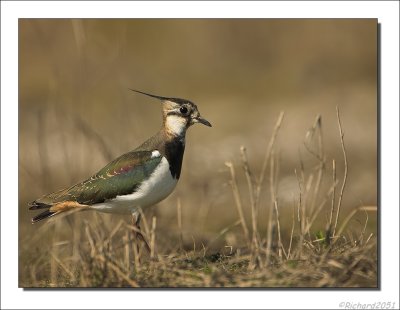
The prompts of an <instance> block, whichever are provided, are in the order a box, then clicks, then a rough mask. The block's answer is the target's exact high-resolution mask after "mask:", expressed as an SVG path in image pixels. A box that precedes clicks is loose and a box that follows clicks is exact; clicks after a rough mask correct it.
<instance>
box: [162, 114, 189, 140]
mask: <svg viewBox="0 0 400 310" xmlns="http://www.w3.org/2000/svg"><path fill="white" fill-rule="evenodd" d="M166 127H167V129H168V130H169V131H170V132H171V133H173V134H174V135H177V136H181V135H182V134H184V132H185V129H186V120H185V119H184V118H182V117H179V116H176V115H169V116H168V117H167V121H166Z"/></svg>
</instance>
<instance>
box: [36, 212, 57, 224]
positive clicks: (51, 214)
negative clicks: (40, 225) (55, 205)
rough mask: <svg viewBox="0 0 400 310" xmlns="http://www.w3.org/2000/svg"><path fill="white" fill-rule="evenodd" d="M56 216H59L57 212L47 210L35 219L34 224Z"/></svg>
mask: <svg viewBox="0 0 400 310" xmlns="http://www.w3.org/2000/svg"><path fill="white" fill-rule="evenodd" d="M56 214H57V212H52V211H49V210H46V211H44V212H42V213H40V214H39V215H36V216H35V217H33V218H32V224H35V223H36V222H39V221H41V220H44V219H47V218H49V217H52V216H54V215H56Z"/></svg>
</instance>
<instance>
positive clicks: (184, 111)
mask: <svg viewBox="0 0 400 310" xmlns="http://www.w3.org/2000/svg"><path fill="white" fill-rule="evenodd" d="M179 111H180V112H181V113H182V114H186V113H187V112H188V108H187V107H181V108H180V109H179Z"/></svg>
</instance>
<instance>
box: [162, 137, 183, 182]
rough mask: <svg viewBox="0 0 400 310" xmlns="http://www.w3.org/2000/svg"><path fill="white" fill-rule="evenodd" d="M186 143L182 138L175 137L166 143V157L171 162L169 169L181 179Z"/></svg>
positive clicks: (174, 175)
mask: <svg viewBox="0 0 400 310" xmlns="http://www.w3.org/2000/svg"><path fill="white" fill-rule="evenodd" d="M184 151H185V145H184V143H183V142H182V140H180V139H175V140H172V141H168V142H167V143H165V157H166V158H167V160H168V162H169V170H170V171H171V174H172V177H174V178H175V179H179V177H180V175H181V168H182V159H183V152H184Z"/></svg>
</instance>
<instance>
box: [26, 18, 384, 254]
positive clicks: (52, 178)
mask: <svg viewBox="0 0 400 310" xmlns="http://www.w3.org/2000/svg"><path fill="white" fill-rule="evenodd" d="M128 88H135V89H139V90H142V91H145V92H150V93H154V94H157V95H161V96H167V97H168V96H170V97H181V98H186V99H189V100H191V101H194V102H195V103H196V104H197V105H198V108H199V110H200V112H201V114H202V116H203V117H205V118H206V119H207V120H209V121H210V122H211V123H212V125H213V127H212V128H207V127H205V126H193V127H192V128H190V129H189V131H188V133H187V142H186V151H185V157H184V162H183V171H182V175H181V179H180V181H179V183H178V186H177V188H176V190H175V191H174V193H173V194H172V195H171V196H170V197H168V198H167V199H166V200H164V201H163V202H161V203H160V204H158V205H157V206H156V207H153V208H150V209H149V210H146V212H149V214H153V215H154V214H155V215H157V216H158V217H157V230H158V231H160V232H163V233H164V235H177V216H176V214H177V208H176V206H177V203H178V200H179V201H180V204H181V206H182V217H183V218H182V230H183V232H184V241H187V242H188V243H193V241H194V240H195V241H197V242H199V243H201V242H203V240H212V239H213V238H214V236H216V235H218V232H220V231H221V230H222V229H224V228H225V227H227V226H229V225H231V224H232V223H233V222H235V221H236V220H237V218H238V215H237V211H236V207H235V204H234V200H233V196H232V190H231V188H230V186H229V180H230V174H229V170H228V169H227V167H226V166H225V164H224V163H225V162H226V161H232V162H233V164H234V165H235V167H236V169H237V177H238V183H239V188H240V190H241V191H242V194H243V197H244V198H243V199H244V200H245V199H246V195H247V194H246V193H247V192H246V188H247V187H246V186H247V185H246V183H245V178H244V175H243V170H242V167H241V162H240V151H239V148H240V146H242V145H243V146H245V147H246V148H247V152H248V157H249V162H250V165H251V168H252V171H253V173H254V174H255V175H256V176H258V174H259V171H260V167H261V165H262V160H263V158H264V154H265V150H266V148H267V144H268V141H269V139H270V137H271V135H272V132H273V128H274V125H275V123H276V120H277V118H278V115H279V113H280V111H284V112H285V117H284V120H283V123H282V127H281V130H280V132H279V134H278V138H277V154H278V155H277V156H278V157H279V177H278V180H279V182H278V193H279V201H280V208H281V209H282V210H284V209H285V208H287V209H288V210H289V212H288V214H289V215H288V220H287V221H288V223H291V220H292V219H291V212H292V211H291V210H292V208H293V206H294V204H295V201H296V200H297V199H298V182H297V179H296V176H295V173H294V171H295V169H297V171H299V169H300V166H301V162H302V163H303V167H304V170H305V171H312V170H313V169H315V167H316V165H318V161H317V160H316V159H315V157H313V156H311V155H310V153H309V152H308V151H307V149H306V148H305V146H304V144H305V143H306V144H307V145H308V146H309V148H311V149H313V148H315V146H316V145H317V144H316V142H315V141H314V140H315V139H314V138H310V137H308V138H307V139H306V133H307V132H308V131H309V130H310V128H311V127H312V125H313V124H314V122H315V119H316V117H317V115H321V120H322V134H323V146H324V152H325V156H326V167H325V171H326V175H325V176H324V180H323V186H325V188H328V187H329V186H330V185H331V184H332V182H331V173H332V168H331V162H332V159H335V160H336V168H337V177H338V179H341V178H342V177H343V169H344V165H343V155H342V150H341V144H340V136H339V130H338V125H337V118H336V106H338V107H339V108H340V115H341V121H342V126H343V131H344V142H345V144H346V150H347V156H348V165H349V174H348V180H347V186H346V189H345V195H344V197H343V211H342V214H343V215H341V217H345V215H346V214H348V213H349V212H350V211H349V210H350V209H353V208H355V207H358V206H369V205H370V206H375V205H376V204H377V20H376V19H291V20H289V19H251V20H250V19H20V20H19V167H18V171H19V228H20V229H19V231H20V242H23V240H25V239H26V238H27V237H29V236H32V235H33V234H34V233H35V231H36V230H37V229H38V227H40V226H43V225H46V223H39V224H37V225H31V223H30V218H31V217H32V216H33V215H34V214H36V213H33V212H30V211H28V208H27V203H28V202H30V201H32V200H34V199H36V198H38V197H40V196H42V195H44V194H47V193H50V192H53V191H56V190H59V189H62V188H64V187H68V186H70V185H72V184H74V183H76V182H79V181H81V180H83V179H85V178H87V177H89V176H90V175H92V174H93V173H95V172H97V171H98V170H99V169H100V168H102V167H103V166H104V165H105V164H106V163H108V162H109V161H110V160H112V159H113V158H115V157H117V156H119V155H121V154H123V153H125V152H128V151H130V150H132V149H134V148H135V147H136V146H138V145H139V144H140V143H141V142H143V141H144V140H145V139H147V138H148V137H150V136H151V135H153V134H154V133H155V132H156V131H157V130H158V129H159V127H160V125H161V111H160V104H159V102H158V101H157V100H153V99H151V98H148V97H146V96H141V95H139V94H136V93H134V92H132V91H130V90H128ZM325 191H326V190H325ZM325 191H322V192H321V193H322V194H321V196H323V195H324V193H325ZM262 195H263V197H264V198H263V199H264V201H267V203H262V204H261V206H260V226H261V228H260V229H261V230H262V227H265V224H263V223H265V221H264V222H263V219H265V217H264V215H265V214H267V212H266V210H267V208H268V207H269V198H268V195H269V189H268V184H266V185H265V187H264V189H263V192H262ZM244 209H245V210H244V211H245V216H246V218H248V217H249V214H250V213H249V212H250V206H249V205H246V204H245V206H244ZM327 212H328V208H327V211H326V212H322V217H321V221H322V222H323V223H325V221H326V214H327ZM74 216H76V215H72V217H74ZM79 216H83V217H85V218H88V219H89V218H90V217H91V216H92V215H90V214H89V212H88V213H82V215H79ZM363 216H364V215H363ZM281 217H282V225H283V226H284V225H285V212H284V211H282V212H281ZM364 217H365V216H364ZM102 218H103V219H104V223H106V225H109V226H110V227H112V226H113V225H115V223H117V221H119V220H120V219H121V218H123V217H121V216H118V215H108V214H104V215H102ZM126 220H127V221H129V220H130V219H129V218H127V219H126ZM61 221H66V220H65V219H62V220H61ZM362 221H364V220H362ZM65 223H67V222H65ZM351 225H354V226H355V227H358V228H359V227H362V226H363V222H361V220H360V221H355V222H354V223H352V224H351ZM369 225H370V226H369V228H368V229H369V230H370V231H373V232H374V231H376V227H375V225H376V222H375V220H374V219H372V220H371V219H370V221H369ZM61 227H62V228H61V229H64V230H65V232H64V238H65V239H68V235H69V234H70V229H71V228H70V226H69V225H67V224H65V225H61ZM322 227H324V224H323V225H322ZM238 229H239V228H238ZM159 235H161V234H159ZM45 241H46V240H42V242H45ZM230 242H232V243H234V242H235V240H231V241H230ZM20 244H21V243H20ZM20 255H22V254H21V253H20Z"/></svg>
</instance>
